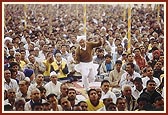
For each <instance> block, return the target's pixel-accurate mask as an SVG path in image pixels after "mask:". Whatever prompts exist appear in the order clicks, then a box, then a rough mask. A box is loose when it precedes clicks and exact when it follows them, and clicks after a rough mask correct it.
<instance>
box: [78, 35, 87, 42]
mask: <svg viewBox="0 0 168 115" xmlns="http://www.w3.org/2000/svg"><path fill="white" fill-rule="evenodd" d="M81 40H85V41H86V36H84V35H83V36H77V42H80V41H81Z"/></svg>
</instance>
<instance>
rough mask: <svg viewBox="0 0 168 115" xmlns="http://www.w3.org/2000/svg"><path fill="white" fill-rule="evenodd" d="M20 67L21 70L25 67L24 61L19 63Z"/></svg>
mask: <svg viewBox="0 0 168 115" xmlns="http://www.w3.org/2000/svg"><path fill="white" fill-rule="evenodd" d="M19 65H20V67H21V69H22V70H23V68H24V66H25V65H26V63H25V62H24V61H20V64H19Z"/></svg>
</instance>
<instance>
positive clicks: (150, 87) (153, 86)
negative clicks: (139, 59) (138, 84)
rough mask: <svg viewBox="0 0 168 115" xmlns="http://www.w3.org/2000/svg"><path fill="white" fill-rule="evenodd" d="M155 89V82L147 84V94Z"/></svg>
mask: <svg viewBox="0 0 168 115" xmlns="http://www.w3.org/2000/svg"><path fill="white" fill-rule="evenodd" d="M155 88H156V83H155V82H149V83H148V84H147V90H148V91H149V92H151V91H154V90H155Z"/></svg>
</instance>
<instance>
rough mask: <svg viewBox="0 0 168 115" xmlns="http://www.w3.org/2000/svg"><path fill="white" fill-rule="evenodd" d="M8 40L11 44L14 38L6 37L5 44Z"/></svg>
mask: <svg viewBox="0 0 168 115" xmlns="http://www.w3.org/2000/svg"><path fill="white" fill-rule="evenodd" d="M7 40H9V41H10V42H12V38H10V37H5V39H4V42H6V41H7Z"/></svg>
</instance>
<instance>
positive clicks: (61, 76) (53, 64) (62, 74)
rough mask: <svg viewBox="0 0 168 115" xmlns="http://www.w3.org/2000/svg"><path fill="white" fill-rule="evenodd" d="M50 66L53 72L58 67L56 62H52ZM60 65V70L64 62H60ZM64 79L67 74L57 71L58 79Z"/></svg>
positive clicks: (63, 66)
mask: <svg viewBox="0 0 168 115" xmlns="http://www.w3.org/2000/svg"><path fill="white" fill-rule="evenodd" d="M51 65H52V66H53V68H54V70H55V71H56V70H58V65H57V64H56V62H53V63H52V64H51ZM61 65H62V68H65V65H66V62H65V61H62V63H61ZM65 77H67V74H64V73H63V72H62V70H59V72H58V78H65Z"/></svg>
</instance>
